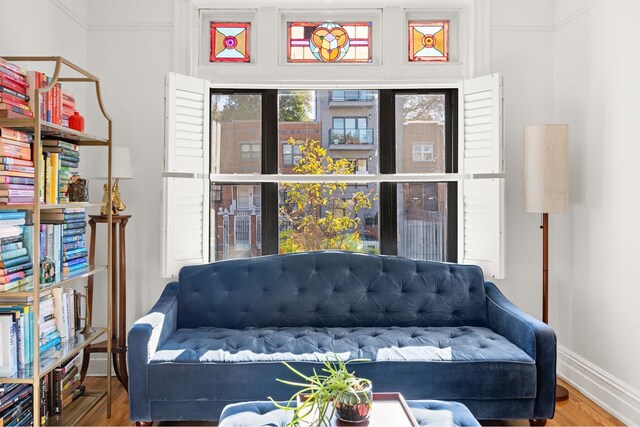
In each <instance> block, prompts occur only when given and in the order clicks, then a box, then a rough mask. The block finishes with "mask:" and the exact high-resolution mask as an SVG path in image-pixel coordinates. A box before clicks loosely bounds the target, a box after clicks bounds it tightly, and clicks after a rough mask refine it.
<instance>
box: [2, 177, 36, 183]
mask: <svg viewBox="0 0 640 427" xmlns="http://www.w3.org/2000/svg"><path fill="white" fill-rule="evenodd" d="M0 183H2V184H27V185H33V176H31V177H26V176H13V175H0Z"/></svg>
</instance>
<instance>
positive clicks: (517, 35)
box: [491, 0, 553, 320]
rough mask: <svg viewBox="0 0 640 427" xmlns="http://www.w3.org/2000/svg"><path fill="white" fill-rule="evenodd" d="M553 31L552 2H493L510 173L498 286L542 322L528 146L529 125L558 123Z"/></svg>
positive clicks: (495, 67)
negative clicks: (528, 199) (527, 192)
mask: <svg viewBox="0 0 640 427" xmlns="http://www.w3.org/2000/svg"><path fill="white" fill-rule="evenodd" d="M552 30H553V1H552V0H544V1H536V2H531V1H527V0H492V2H491V72H499V73H500V74H502V76H503V80H504V86H503V96H504V124H505V129H504V146H505V169H506V173H507V176H506V195H505V200H506V218H507V226H506V241H507V249H506V253H507V256H506V266H507V274H506V279H505V280H497V281H496V284H497V285H498V286H499V287H500V289H501V290H502V291H503V292H504V293H505V295H506V296H507V297H508V298H510V299H511V300H512V301H513V302H514V303H515V304H516V305H517V306H519V307H521V308H522V309H523V310H525V311H526V312H527V313H530V314H532V315H534V316H536V317H538V318H541V316H542V234H541V232H540V228H539V225H540V220H541V218H540V216H539V215H533V214H527V213H525V212H524V198H523V188H524V183H523V174H522V170H523V152H522V148H523V135H524V126H526V125H529V124H535V123H545V122H549V121H551V120H552V119H553V111H552V106H553V104H552V101H553V88H552V85H551V81H552V77H553V74H552V71H553V69H552V61H553V56H552V54H551V43H552V36H553V31H552ZM552 320H553V319H552Z"/></svg>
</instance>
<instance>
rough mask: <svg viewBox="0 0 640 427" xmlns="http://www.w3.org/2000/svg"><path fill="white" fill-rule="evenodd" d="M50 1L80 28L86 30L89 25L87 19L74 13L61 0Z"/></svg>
mask: <svg viewBox="0 0 640 427" xmlns="http://www.w3.org/2000/svg"><path fill="white" fill-rule="evenodd" d="M51 3H52V4H53V5H54V6H56V7H57V8H58V9H60V10H61V11H62V12H64V13H65V14H66V15H67V16H68V17H69V18H71V19H73V20H74V21H75V22H76V23H77V24H78V25H79V26H80V27H81V28H82V29H84V30H86V29H87V28H88V27H89V24H88V23H87V21H85V20H84V19H82V18H81V17H80V16H79V15H78V14H77V13H75V12H74V11H73V9H71V8H69V7H67V5H65V4H64V3H63V2H62V1H61V0H51Z"/></svg>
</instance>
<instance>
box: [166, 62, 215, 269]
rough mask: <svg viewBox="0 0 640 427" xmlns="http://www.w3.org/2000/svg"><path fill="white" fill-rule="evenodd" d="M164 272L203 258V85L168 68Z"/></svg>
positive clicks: (206, 139) (205, 115) (206, 216)
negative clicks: (169, 71)
mask: <svg viewBox="0 0 640 427" xmlns="http://www.w3.org/2000/svg"><path fill="white" fill-rule="evenodd" d="M164 167H165V170H164V174H163V175H164V176H163V186H162V187H163V188H162V190H163V218H162V219H163V221H162V222H163V245H162V249H163V255H162V264H163V265H162V271H163V276H164V277H171V276H176V275H177V274H178V272H179V271H180V268H181V267H182V266H184V265H189V264H202V263H205V262H208V261H209V85H208V82H206V81H205V80H201V79H196V78H193V77H187V76H182V75H179V74H174V73H169V74H168V76H167V79H166V94H165V166H164Z"/></svg>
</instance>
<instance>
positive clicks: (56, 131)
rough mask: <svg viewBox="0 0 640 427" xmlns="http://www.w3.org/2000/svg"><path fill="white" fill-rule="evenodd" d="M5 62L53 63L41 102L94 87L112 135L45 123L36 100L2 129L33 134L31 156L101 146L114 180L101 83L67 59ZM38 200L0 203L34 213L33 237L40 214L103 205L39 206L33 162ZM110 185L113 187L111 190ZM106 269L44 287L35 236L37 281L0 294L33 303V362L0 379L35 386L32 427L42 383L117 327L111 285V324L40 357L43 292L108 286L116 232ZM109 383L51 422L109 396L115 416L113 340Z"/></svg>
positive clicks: (66, 276) (77, 414) (65, 276)
mask: <svg viewBox="0 0 640 427" xmlns="http://www.w3.org/2000/svg"><path fill="white" fill-rule="evenodd" d="M3 58H4V59H5V60H6V61H9V62H11V63H20V62H31V63H36V62H37V63H49V64H51V65H53V66H54V71H53V75H52V76H51V80H50V81H49V82H48V83H47V84H46V85H45V86H44V87H41V88H36V89H35V92H34V93H35V96H34V98H35V99H36V100H39V99H40V95H41V94H43V93H46V92H49V91H51V90H52V89H53V88H54V87H56V86H57V84H58V83H63V82H75V83H81V84H82V83H84V84H87V85H92V86H93V87H94V88H95V96H96V100H97V103H98V107H99V110H100V112H101V114H102V116H103V117H104V119H105V121H106V125H107V137H106V138H105V137H99V136H96V135H91V134H88V133H85V132H79V131H76V130H74V129H70V128H67V127H63V126H61V125H58V124H55V123H51V122H48V121H44V120H42V119H41V114H40V102H34V107H33V115H34V117H33V118H0V127H3V128H10V129H15V130H19V131H23V132H28V133H33V147H32V153H34V156H35V155H37V154H36V153H40V152H41V150H42V144H41V141H42V139H43V138H45V139H46V138H48V139H59V140H64V141H68V142H71V143H73V144H76V145H79V146H88V147H102V148H103V149H104V148H106V150H105V151H103V152H104V153H105V157H104V161H105V162H106V163H107V171H108V179H109V181H108V182H111V180H112V179H111V161H112V119H111V117H110V116H109V114H108V113H107V111H106V109H105V107H104V104H103V101H102V96H101V90H100V79H99V78H98V77H96V76H94V75H93V74H91V73H89V72H88V71H86V70H84V69H82V68H81V67H79V66H77V65H75V64H73V63H72V62H70V61H68V60H66V59H65V58H62V57H59V56H3ZM34 168H35V170H34V185H33V186H34V202H33V203H25V204H13V205H8V206H7V205H0V211H3V210H19V211H30V212H32V217H33V227H34V228H33V229H34V235H36V234H35V233H36V231H37V232H39V230H40V224H41V216H40V213H41V212H46V211H47V210H50V209H60V208H70V207H82V208H89V207H99V206H103V204H102V203H101V202H100V203H56V204H41V203H39V196H38V195H39V192H40V185H41V184H40V177H41V175H42V174H43V173H44V171H43V170H41V166H40V162H38V161H34ZM109 187H111V186H109ZM107 206H108V212H109V214H108V224H109V228H111V224H112V209H111V188H109V197H108V204H107ZM107 234H108V238H107V265H102V266H98V265H90V266H88V267H86V268H83V269H81V270H78V271H74V272H70V273H62V274H61V275H60V277H59V278H58V279H57V281H56V282H54V283H42V284H41V283H40V262H38V259H37V258H38V257H39V254H40V239H39V238H33V242H32V245H33V247H32V249H33V252H32V254H33V255H34V256H33V258H34V259H33V260H32V261H33V282H31V283H29V284H27V285H23V286H22V287H18V288H15V289H11V290H7V291H3V292H0V299H1V300H2V301H3V302H6V301H8V300H15V301H16V304H31V310H32V312H33V317H34V318H35V319H36V321H34V322H33V335H32V337H33V338H32V340H33V360H34V361H33V362H31V363H29V364H27V365H26V366H23V368H22V369H20V370H19V371H18V372H17V373H16V374H15V375H11V376H8V377H6V378H0V383H20V384H31V385H32V393H33V425H35V426H36V427H37V426H39V425H41V419H40V413H41V399H40V396H41V390H40V387H41V379H42V378H44V377H45V376H46V375H48V374H49V373H51V372H52V371H53V370H54V369H55V368H56V367H57V366H60V365H61V364H63V363H65V362H66V361H68V360H70V359H72V358H73V357H74V356H75V355H76V354H78V353H79V352H81V351H82V350H83V349H84V348H85V347H86V346H88V345H90V344H91V343H93V342H94V341H96V340H97V339H98V338H100V337H103V336H105V337H110V336H111V330H110V328H111V327H110V325H111V324H112V319H111V313H112V309H111V308H112V304H113V295H112V288H111V286H106V298H107V304H106V317H107V322H106V324H107V326H106V327H103V328H98V327H94V332H92V333H90V334H87V335H84V334H83V333H82V332H77V333H76V334H75V337H70V338H69V339H68V340H67V341H64V342H62V343H61V344H60V346H59V347H57V348H56V349H55V350H53V349H52V350H48V351H46V352H44V353H43V354H42V355H41V354H40V341H39V336H40V335H39V332H40V331H39V322H38V319H39V312H40V311H39V310H40V307H39V306H40V294H41V293H42V292H44V291H47V290H49V289H54V288H59V287H62V286H65V285H67V284H70V283H72V282H74V281H77V280H81V279H84V278H87V277H91V276H93V275H95V274H97V273H101V272H106V275H107V280H106V282H105V283H107V284H109V283H111V275H112V266H111V263H112V256H111V254H112V251H113V241H112V235H111V233H107ZM106 342H107V346H108V349H107V361H106V370H107V385H106V390H104V391H89V390H87V391H86V392H85V393H84V394H83V395H81V396H80V397H79V398H78V399H76V400H74V401H73V402H72V403H71V404H70V405H69V406H68V407H65V409H64V411H63V414H62V415H52V416H50V417H49V419H47V420H46V424H49V425H74V424H76V423H78V422H80V421H81V419H82V418H83V417H84V415H86V414H87V413H88V412H89V411H90V410H91V409H92V408H93V407H94V406H95V405H96V404H97V403H98V402H99V401H100V400H101V399H103V398H105V397H106V400H107V405H106V406H107V417H108V418H110V417H111V369H110V367H111V357H112V355H111V348H110V347H111V340H109V339H107V340H106Z"/></svg>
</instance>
